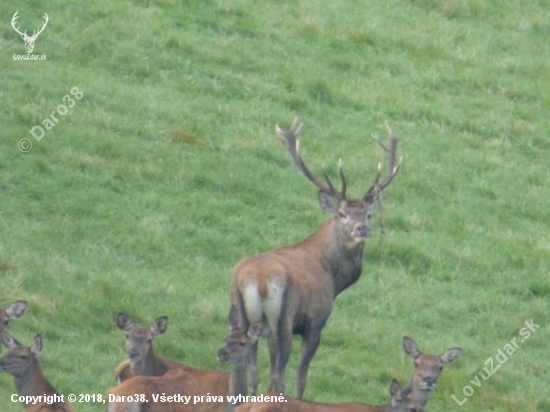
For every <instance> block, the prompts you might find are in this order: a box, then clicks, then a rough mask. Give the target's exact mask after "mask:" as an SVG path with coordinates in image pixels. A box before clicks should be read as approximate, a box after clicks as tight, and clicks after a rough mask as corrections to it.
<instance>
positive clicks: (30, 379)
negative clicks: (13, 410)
mask: <svg viewBox="0 0 550 412" xmlns="http://www.w3.org/2000/svg"><path fill="white" fill-rule="evenodd" d="M0 335H1V338H2V343H3V344H4V345H5V346H6V347H7V348H8V351H7V352H6V354H5V355H4V356H2V357H1V358H0V370H2V371H4V372H7V373H9V374H10V375H12V376H13V381H14V383H15V388H16V389H17V393H18V394H19V395H20V396H36V397H37V396H44V395H46V396H53V395H57V396H59V394H58V393H57V391H56V390H55V389H54V387H53V386H52V385H51V384H50V382H49V381H48V380H47V379H46V377H45V376H44V373H43V372H42V368H41V367H40V363H39V362H38V355H39V354H40V352H41V351H42V338H41V337H40V335H37V336H35V337H34V339H33V342H32V345H31V347H26V346H21V345H20V344H19V342H17V341H16V340H15V339H13V337H11V336H10V335H8V334H7V333H5V332H4V333H2V334H0ZM25 410H26V411H27V412H73V408H72V406H71V404H70V403H67V402H54V403H51V404H48V403H46V402H38V403H35V404H30V403H29V404H26V405H25Z"/></svg>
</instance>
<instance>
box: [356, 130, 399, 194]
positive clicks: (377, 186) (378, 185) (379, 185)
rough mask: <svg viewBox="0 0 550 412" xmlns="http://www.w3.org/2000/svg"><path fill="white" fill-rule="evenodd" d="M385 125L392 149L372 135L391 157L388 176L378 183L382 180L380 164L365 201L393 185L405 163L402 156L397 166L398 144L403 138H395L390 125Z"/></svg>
mask: <svg viewBox="0 0 550 412" xmlns="http://www.w3.org/2000/svg"><path fill="white" fill-rule="evenodd" d="M385 124H386V130H387V131H388V135H389V136H390V147H389V148H388V147H387V146H386V145H385V144H384V143H382V141H381V140H380V139H379V138H378V137H377V136H375V135H374V134H373V135H372V137H373V139H374V140H376V141H377V142H378V144H379V145H380V147H382V149H384V150H385V151H386V152H388V153H389V155H390V158H389V162H388V171H387V172H386V176H384V179H382V181H381V182H378V181H379V180H380V164H378V172H377V173H376V178H375V179H374V183H373V184H372V186H371V187H369V189H368V190H367V192H366V193H365V196H363V199H365V198H372V197H376V196H378V195H379V193H380V192H381V191H382V190H383V189H384V188H385V187H386V186H388V185H389V184H390V183H391V181H392V179H393V178H394V177H395V175H396V174H397V172H398V171H399V168H400V167H401V163H402V162H403V156H401V157H400V158H399V162H398V163H397V165H396V164H395V160H396V150H397V143H398V142H399V139H400V138H401V136H395V135H394V134H393V133H392V131H391V128H390V126H389V125H388V123H387V122H385Z"/></svg>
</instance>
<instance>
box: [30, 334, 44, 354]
mask: <svg viewBox="0 0 550 412" xmlns="http://www.w3.org/2000/svg"><path fill="white" fill-rule="evenodd" d="M31 352H32V353H34V356H36V357H37V358H38V356H40V352H42V336H40V335H36V336H35V337H34V339H33V340H32V343H31Z"/></svg>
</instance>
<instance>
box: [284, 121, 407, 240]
mask: <svg viewBox="0 0 550 412" xmlns="http://www.w3.org/2000/svg"><path fill="white" fill-rule="evenodd" d="M297 123H298V119H297V118H295V119H294V121H293V122H292V124H291V126H290V129H289V130H283V129H281V128H280V127H279V126H276V127H275V130H276V133H277V137H278V138H279V140H280V141H281V143H282V144H283V145H284V146H285V147H286V148H287V150H288V151H289V152H290V154H291V156H292V159H293V160H294V163H295V164H296V166H297V167H298V169H300V171H301V172H302V173H303V174H304V175H305V176H306V177H307V178H308V179H309V180H310V181H311V182H313V183H314V184H315V185H316V186H317V187H318V188H319V204H320V206H321V208H322V209H324V210H326V211H327V212H329V213H331V214H332V216H333V218H334V219H335V221H336V222H338V225H337V230H338V231H339V234H340V237H341V238H344V239H347V241H348V242H349V243H350V244H351V245H354V244H361V243H363V242H364V241H365V240H366V239H367V238H368V236H369V233H370V228H369V220H370V217H371V213H372V211H373V209H374V208H375V207H376V206H377V204H378V202H379V199H380V193H381V192H382V190H383V189H384V188H385V187H386V186H388V185H389V184H390V182H391V181H392V179H393V178H394V177H395V175H396V174H397V172H398V171H399V167H400V166H401V162H402V160H403V157H401V158H400V159H399V161H398V162H397V164H396V149H397V143H398V141H399V138H398V137H396V136H394V135H393V134H392V132H391V129H390V127H389V126H388V124H386V128H387V130H388V133H389V135H390V146H389V148H388V147H386V146H385V145H384V144H383V143H382V142H381V141H380V140H379V139H378V138H377V137H375V136H373V137H374V139H375V140H376V141H377V142H378V143H379V144H380V146H381V147H382V148H383V149H384V150H385V151H387V152H388V153H389V162H388V170H387V173H386V175H385V176H384V178H383V179H382V180H380V165H378V172H377V175H376V177H375V179H374V182H373V183H372V185H371V186H370V187H369V188H368V189H367V191H366V192H365V194H364V195H363V197H361V198H359V199H355V198H347V197H346V179H345V177H344V172H343V170H342V160H341V159H340V162H339V164H338V173H339V175H340V181H341V189H340V190H338V189H336V188H335V187H334V185H333V184H332V182H331V180H330V178H329V176H328V173H327V171H326V170H325V169H324V167H323V175H324V181H323V180H321V179H319V178H318V177H317V176H315V175H313V174H312V173H311V172H310V171H309V169H308V168H307V167H306V165H305V163H304V161H303V160H302V157H301V155H300V144H299V142H298V140H296V136H297V135H298V133H300V130H301V129H302V125H303V124H302V123H301V124H300V125H297Z"/></svg>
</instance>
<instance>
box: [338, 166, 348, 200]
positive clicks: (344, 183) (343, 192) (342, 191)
mask: <svg viewBox="0 0 550 412" xmlns="http://www.w3.org/2000/svg"><path fill="white" fill-rule="evenodd" d="M338 173H339V174H340V180H341V181H342V190H341V193H342V196H343V197H344V199H345V198H346V177H345V176H344V169H343V168H342V159H339V160H338Z"/></svg>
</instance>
